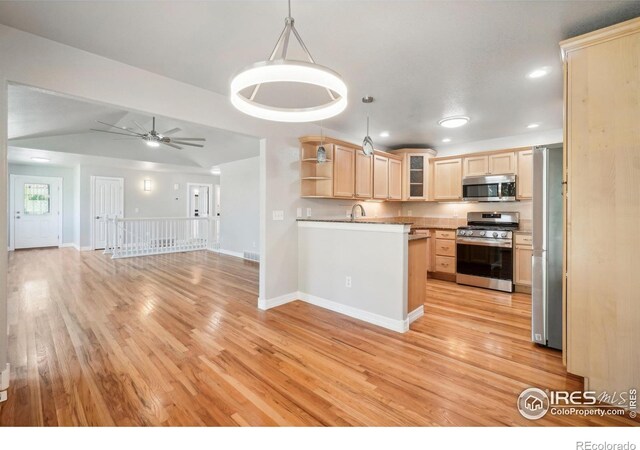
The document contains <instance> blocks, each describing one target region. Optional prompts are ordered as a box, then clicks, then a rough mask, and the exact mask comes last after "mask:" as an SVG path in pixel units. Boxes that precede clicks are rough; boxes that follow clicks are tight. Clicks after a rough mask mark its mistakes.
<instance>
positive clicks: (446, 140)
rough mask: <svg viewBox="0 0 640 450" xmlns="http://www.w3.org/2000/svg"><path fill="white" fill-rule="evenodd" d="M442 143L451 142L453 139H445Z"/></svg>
mask: <svg viewBox="0 0 640 450" xmlns="http://www.w3.org/2000/svg"><path fill="white" fill-rule="evenodd" d="M442 142H451V139H449V138H444V139H443V140H442Z"/></svg>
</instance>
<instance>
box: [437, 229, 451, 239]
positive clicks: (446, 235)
mask: <svg viewBox="0 0 640 450" xmlns="http://www.w3.org/2000/svg"><path fill="white" fill-rule="evenodd" d="M455 238H456V232H455V231H454V230H436V239H455Z"/></svg>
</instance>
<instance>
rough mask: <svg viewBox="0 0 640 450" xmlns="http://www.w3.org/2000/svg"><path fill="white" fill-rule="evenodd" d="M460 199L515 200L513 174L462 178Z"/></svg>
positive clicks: (477, 200)
mask: <svg viewBox="0 0 640 450" xmlns="http://www.w3.org/2000/svg"><path fill="white" fill-rule="evenodd" d="M462 199H463V200H467V201H476V202H515V201H516V176H515V175H486V176H481V177H464V178H463V179H462Z"/></svg>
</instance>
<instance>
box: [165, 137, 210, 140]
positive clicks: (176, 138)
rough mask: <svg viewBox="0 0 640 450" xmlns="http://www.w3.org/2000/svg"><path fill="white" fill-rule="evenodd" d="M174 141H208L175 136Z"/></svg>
mask: <svg viewBox="0 0 640 450" xmlns="http://www.w3.org/2000/svg"><path fill="white" fill-rule="evenodd" d="M171 140H172V141H206V139H205V138H183V137H177V136H174V137H172V138H171Z"/></svg>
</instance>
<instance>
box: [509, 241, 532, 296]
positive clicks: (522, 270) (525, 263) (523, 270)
mask: <svg viewBox="0 0 640 450" xmlns="http://www.w3.org/2000/svg"><path fill="white" fill-rule="evenodd" d="M531 244H532V239H531V235H530V234H520V233H516V235H515V256H514V258H513V260H514V267H513V284H515V285H516V290H520V291H527V292H530V290H531V272H532V270H531V256H532V255H533V247H532V246H531ZM518 287H520V288H521V289H518Z"/></svg>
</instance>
